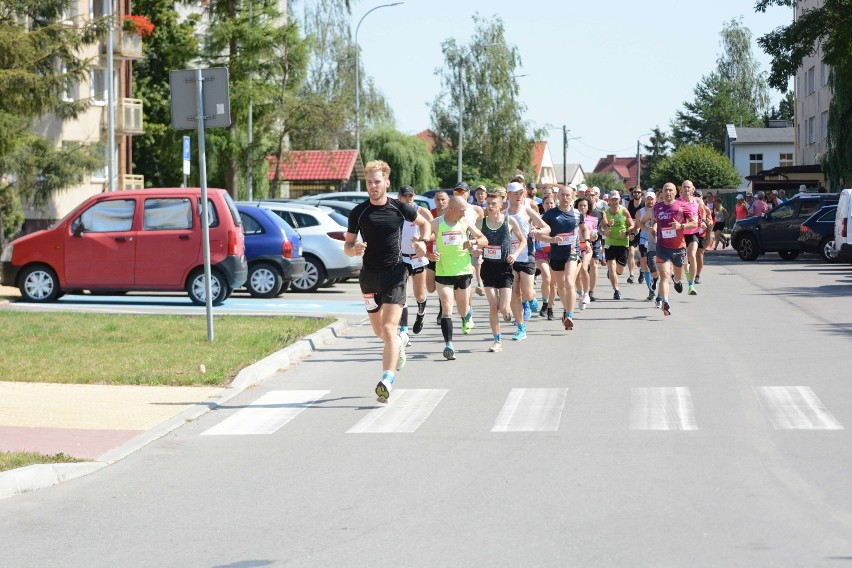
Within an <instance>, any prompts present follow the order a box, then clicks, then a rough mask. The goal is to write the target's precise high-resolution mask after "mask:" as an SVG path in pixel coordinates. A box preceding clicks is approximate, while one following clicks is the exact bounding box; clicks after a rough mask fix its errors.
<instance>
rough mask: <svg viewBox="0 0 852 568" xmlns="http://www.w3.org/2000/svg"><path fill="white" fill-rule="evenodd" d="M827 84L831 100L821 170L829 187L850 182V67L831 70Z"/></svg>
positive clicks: (851, 131)
mask: <svg viewBox="0 0 852 568" xmlns="http://www.w3.org/2000/svg"><path fill="white" fill-rule="evenodd" d="M828 84H829V86H830V87H831V91H832V94H833V97H832V99H831V106H830V107H829V109H828V148H829V149H828V152H826V154H825V156H824V158H823V169H824V170H825V172H826V174H828V179H829V182H830V184H831V186H832V187H835V188H838V187H841V188H842V187H849V182H850V181H852V65H840V66H838V67H834V68H832V70H831V75H829V79H828Z"/></svg>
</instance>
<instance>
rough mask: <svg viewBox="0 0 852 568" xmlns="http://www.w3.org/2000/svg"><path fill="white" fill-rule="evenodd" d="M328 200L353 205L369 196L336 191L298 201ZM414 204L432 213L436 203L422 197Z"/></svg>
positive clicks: (390, 194)
mask: <svg viewBox="0 0 852 568" xmlns="http://www.w3.org/2000/svg"><path fill="white" fill-rule="evenodd" d="M396 196H397V193H396V192H395V191H389V192H388V197H393V198H396ZM327 199H331V200H334V201H351V202H353V203H361V202H362V201H364V200H365V199H369V195H367V192H366V191H334V192H330V193H317V194H314V195H303V196H302V197H300V198H298V199H297V200H296V201H311V202H316V201H317V200H319V201H325V200H327ZM414 203H416V204H417V205H421V206H423V207H425V208H427V209H429V210H430V211H431V210H432V209H434V208H435V201H434V200H433V199H431V198H428V197H424V196H422V195H415V196H414Z"/></svg>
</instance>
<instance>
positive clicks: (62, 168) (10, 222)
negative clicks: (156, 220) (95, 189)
mask: <svg viewBox="0 0 852 568" xmlns="http://www.w3.org/2000/svg"><path fill="white" fill-rule="evenodd" d="M69 8H70V1H69V0H18V1H16V2H10V1H4V2H0V227H2V231H0V240H2V239H4V238H7V237H9V236H10V235H13V234H14V233H16V232H17V231H18V229H19V228H20V223H21V220H22V215H21V213H20V211H21V204H20V200H21V199H25V200H27V201H28V202H29V203H32V204H33V205H36V206H40V205H43V204H44V203H45V202H47V200H48V199H49V198H50V196H51V195H52V194H53V193H55V192H56V191H59V190H61V189H64V188H67V187H70V186H73V185H75V184H78V183H80V182H81V181H82V180H83V179H84V178H85V176H86V175H87V174H88V172H89V171H91V170H92V169H94V168H96V167H97V166H98V165H100V164H101V163H102V159H101V158H100V151H99V149H98V148H97V147H96V146H94V145H93V146H89V147H79V146H67V147H64V148H55V147H54V145H53V143H52V141H47V140H45V139H42V138H39V137H38V136H36V135H35V134H34V133H33V132H32V131H31V130H30V128H31V126H32V124H33V122H34V121H35V120H36V119H38V118H39V117H42V116H44V115H48V114H52V115H53V116H55V117H57V118H60V119H70V118H76V117H77V116H79V114H80V113H82V112H83V111H85V110H86V109H87V108H88V106H89V101H88V98H86V99H80V100H66V99H67V97H66V93H67V89H68V87H69V86H71V85H74V84H77V83H83V82H85V81H86V80H87V77H88V70H89V67H91V65H92V63H93V62H92V60H91V59H87V58H83V57H81V56H80V55H79V54H80V52H81V50H83V48H85V47H86V46H89V45H93V44H95V43H96V42H98V41H99V40H100V39H101V38H103V37H104V36H105V35H106V33H107V29H108V22H107V21H106V20H105V19H103V18H100V19H96V20H88V19H81V21H79V22H76V23H77V25H76V26H69V25H67V24H66V23H61V22H62V20H63V19H64V18H63V14H66V13H68V12H70V9H69Z"/></svg>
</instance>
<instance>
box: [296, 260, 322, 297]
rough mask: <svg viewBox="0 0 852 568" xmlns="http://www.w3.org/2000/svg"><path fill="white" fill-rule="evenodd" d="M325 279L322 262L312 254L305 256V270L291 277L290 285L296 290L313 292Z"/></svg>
mask: <svg viewBox="0 0 852 568" xmlns="http://www.w3.org/2000/svg"><path fill="white" fill-rule="evenodd" d="M325 280H326V276H325V267H324V266H323V265H322V262H320V261H319V259H317V258H314V257H313V256H305V271H304V272H303V273H302V274H301V275H300V276H298V277H297V278H294V279H293V283H292V284H291V286H292V287H293V290H294V291H296V292H315V291H316V289H317V288H319V287H320V286H322V284H323V282H325Z"/></svg>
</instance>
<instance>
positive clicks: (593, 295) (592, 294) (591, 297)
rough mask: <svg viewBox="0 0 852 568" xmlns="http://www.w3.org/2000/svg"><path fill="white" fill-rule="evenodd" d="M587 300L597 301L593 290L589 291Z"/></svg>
mask: <svg viewBox="0 0 852 568" xmlns="http://www.w3.org/2000/svg"><path fill="white" fill-rule="evenodd" d="M589 301H590V302H597V301H598V299H597V298H595V293H594V292H589Z"/></svg>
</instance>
